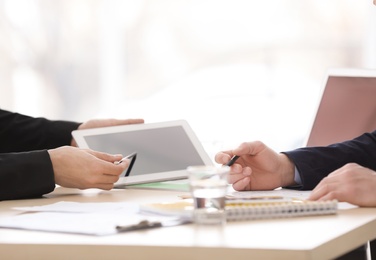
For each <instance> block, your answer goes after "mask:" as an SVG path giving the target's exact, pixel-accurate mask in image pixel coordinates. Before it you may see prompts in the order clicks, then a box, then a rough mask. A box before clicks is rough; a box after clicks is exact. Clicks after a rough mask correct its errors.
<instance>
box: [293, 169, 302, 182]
mask: <svg viewBox="0 0 376 260" xmlns="http://www.w3.org/2000/svg"><path fill="white" fill-rule="evenodd" d="M294 181H295V183H296V184H298V185H302V179H301V178H300V173H299V171H298V169H297V168H296V167H295V172H294Z"/></svg>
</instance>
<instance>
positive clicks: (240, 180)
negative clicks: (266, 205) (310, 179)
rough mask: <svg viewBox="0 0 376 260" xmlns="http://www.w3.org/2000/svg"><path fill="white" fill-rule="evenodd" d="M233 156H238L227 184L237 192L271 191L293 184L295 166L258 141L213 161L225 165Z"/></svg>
mask: <svg viewBox="0 0 376 260" xmlns="http://www.w3.org/2000/svg"><path fill="white" fill-rule="evenodd" d="M233 155H238V156H240V157H239V159H238V160H237V161H236V162H235V164H233V165H232V166H231V172H230V174H229V177H228V182H229V183H230V184H232V186H233V188H234V189H235V190H237V191H242V190H272V189H275V188H278V187H281V186H289V185H293V184H295V183H294V169H295V168H294V164H293V163H292V162H291V161H290V159H289V158H288V157H287V156H286V155H284V154H280V153H276V152H275V151H273V150H272V149H271V148H269V147H267V146H266V145H265V144H264V143H262V142H260V141H255V142H248V143H242V144H241V145H240V146H239V147H238V148H236V149H234V150H232V151H223V152H219V153H217V154H216V155H215V161H216V162H217V163H220V164H226V163H227V162H228V161H229V160H230V159H231V157H232V156H233Z"/></svg>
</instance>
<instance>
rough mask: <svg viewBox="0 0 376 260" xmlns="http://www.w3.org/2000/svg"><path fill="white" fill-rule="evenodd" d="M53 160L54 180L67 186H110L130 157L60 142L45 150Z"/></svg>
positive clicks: (106, 187)
mask: <svg viewBox="0 0 376 260" xmlns="http://www.w3.org/2000/svg"><path fill="white" fill-rule="evenodd" d="M48 153H49V155H50V158H51V161H52V167H53V171H54V176H55V183H56V184H58V185H60V186H63V187H67V188H78V189H88V188H99V189H103V190H110V189H112V188H113V186H114V183H115V182H117V181H118V180H119V176H120V174H121V173H122V172H123V171H124V170H125V169H126V168H127V167H128V165H129V163H130V161H129V160H124V161H123V162H122V163H120V164H118V165H115V164H114V162H115V161H119V160H121V159H122V155H110V154H107V153H101V152H96V151H92V150H83V149H79V148H76V147H71V146H63V147H59V148H56V149H51V150H48Z"/></svg>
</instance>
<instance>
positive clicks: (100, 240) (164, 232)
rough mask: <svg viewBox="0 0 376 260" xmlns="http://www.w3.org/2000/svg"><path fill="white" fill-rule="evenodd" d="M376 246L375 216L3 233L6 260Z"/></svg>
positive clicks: (62, 192) (149, 194) (356, 211)
mask: <svg viewBox="0 0 376 260" xmlns="http://www.w3.org/2000/svg"><path fill="white" fill-rule="evenodd" d="M180 194H182V192H176V191H156V190H136V189H128V190H114V191H110V192H107V191H99V190H88V191H78V190H73V189H65V188H57V189H56V190H55V192H53V193H51V194H49V195H47V198H43V199H33V200H19V201H3V202H0V216H10V215H15V214H19V211H15V210H12V207H16V206H20V207H21V206H22V207H24V206H35V205H45V204H51V203H54V202H57V201H62V200H64V201H77V202H104V201H106V202H109V201H111V202H114V201H137V202H140V203H145V202H161V201H171V200H174V199H179V198H178V195H180ZM375 238H376V208H352V209H346V210H340V211H339V213H338V214H337V215H330V216H315V217H299V218H289V219H274V220H257V221H246V222H231V223H227V224H226V226H225V227H223V228H220V227H211V226H206V227H203V226H200V227H199V226H195V225H193V224H189V225H183V226H176V227H168V228H158V229H151V230H143V231H136V232H129V233H122V234H118V235H113V236H104V237H96V236H86V235H71V234H58V233H46V232H36V231H23V230H12V229H0V258H1V259H54V260H57V259H179V260H180V259H181V260H184V259H190V260H191V259H236V260H240V259H247V260H248V259H289V260H290V259H320V260H322V259H332V258H335V257H337V256H340V255H343V254H344V253H346V252H348V251H351V250H352V249H354V248H357V247H359V246H361V245H362V244H365V243H367V241H368V240H373V239H375Z"/></svg>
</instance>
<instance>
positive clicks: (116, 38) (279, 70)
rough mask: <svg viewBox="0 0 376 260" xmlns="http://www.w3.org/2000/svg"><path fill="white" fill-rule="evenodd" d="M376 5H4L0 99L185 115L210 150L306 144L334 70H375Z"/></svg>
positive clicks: (3, 1) (31, 106)
mask: <svg viewBox="0 0 376 260" xmlns="http://www.w3.org/2000/svg"><path fill="white" fill-rule="evenodd" d="M375 17H376V7H374V6H373V5H372V1H371V0H331V1H327V0H305V1H301V0H262V1H260V0H257V1H256V0H189V1H188V0H145V1H141V0H54V1H50V0H39V1H37V0H0V57H1V58H0V106H1V107H2V108H3V109H9V110H13V111H17V112H20V113H24V114H28V115H32V116H44V117H48V118H51V119H66V120H77V121H85V120H88V119H91V118H97V117H116V118H132V117H137V118H144V119H145V120H146V122H158V121H165V120H176V119H186V120H187V121H188V122H189V123H190V125H191V126H192V128H193V129H194V130H195V132H196V133H197V135H198V137H199V138H200V140H201V141H202V142H203V144H204V145H205V147H206V149H207V150H208V152H209V153H210V154H211V155H213V154H214V153H215V152H217V151H218V150H220V149H225V148H229V147H234V146H235V145H238V144H239V143H240V142H242V141H251V140H256V139H260V140H263V141H264V142H266V143H267V144H268V145H270V146H272V147H273V148H275V149H277V150H286V149H292V148H295V147H298V146H300V145H301V144H302V142H303V139H304V137H305V135H306V134H307V131H308V127H309V123H310V121H311V120H312V117H313V113H314V109H315V106H316V104H317V102H318V99H319V96H318V95H319V92H320V88H321V87H322V80H323V78H324V75H325V73H326V70H327V69H328V68H332V67H356V68H376V60H375V59H376V51H375V49H376V34H375V32H376V19H375Z"/></svg>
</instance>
